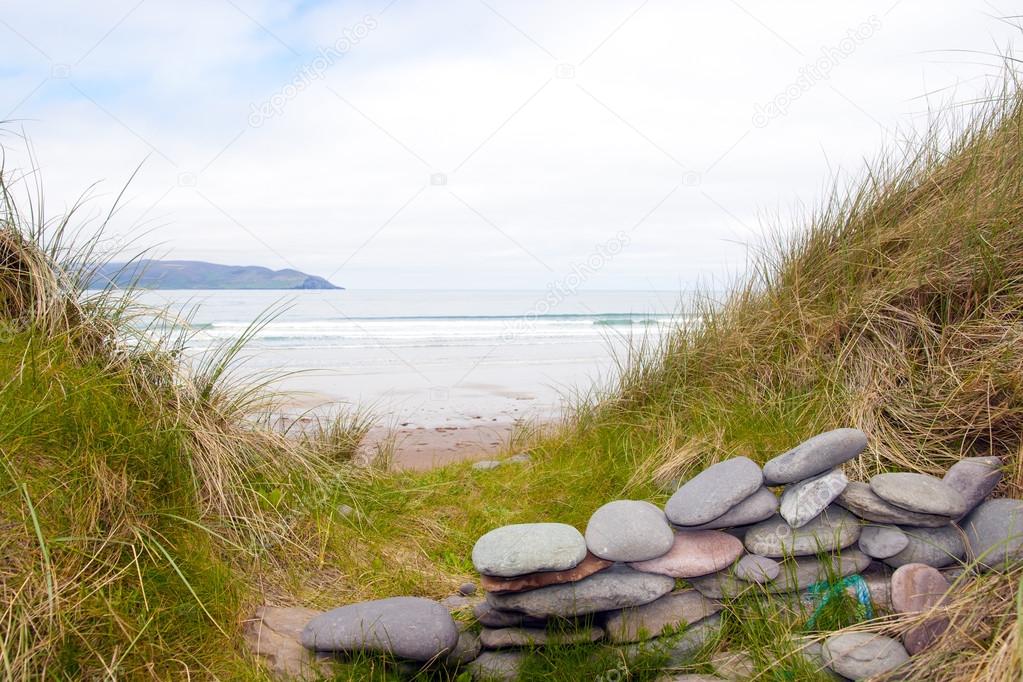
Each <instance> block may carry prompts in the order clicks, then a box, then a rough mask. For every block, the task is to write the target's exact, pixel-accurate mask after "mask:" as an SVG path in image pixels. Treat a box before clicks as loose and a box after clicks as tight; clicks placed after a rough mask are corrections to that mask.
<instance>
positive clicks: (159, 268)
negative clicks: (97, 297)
mask: <svg viewBox="0 0 1023 682" xmlns="http://www.w3.org/2000/svg"><path fill="white" fill-rule="evenodd" d="M110 284H113V285H114V286H118V287H127V286H132V285H134V286H136V287H139V288H142V289H343V288H344V287H339V286H335V285H334V284H331V283H330V282H328V281H327V280H326V279H324V278H322V277H318V276H316V275H307V274H306V273H304V272H299V271H298V270H291V269H284V270H271V269H270V268H264V267H260V266H258V265H221V264H218V263H205V262H203V261H194V260H151V259H150V260H139V261H133V262H131V263H107V264H105V265H103V266H102V267H100V268H99V269H98V270H97V272H96V273H95V275H94V276H93V278H92V280H91V281H90V283H89V288H90V289H102V288H104V287H106V286H108V285H110Z"/></svg>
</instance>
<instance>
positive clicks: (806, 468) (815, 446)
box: [764, 429, 867, 485]
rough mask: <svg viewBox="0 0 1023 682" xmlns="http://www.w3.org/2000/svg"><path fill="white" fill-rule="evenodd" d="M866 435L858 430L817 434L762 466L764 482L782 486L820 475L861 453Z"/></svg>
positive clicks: (841, 430)
mask: <svg viewBox="0 0 1023 682" xmlns="http://www.w3.org/2000/svg"><path fill="white" fill-rule="evenodd" d="M866 447H867V436H866V434H865V433H863V432H862V431H860V430H859V429H835V430H833V431H827V432H825V433H821V434H818V435H816V436H814V437H813V438H811V439H809V440H807V441H804V442H802V443H800V444H799V445H797V446H796V447H794V448H792V449H791V450H789V451H788V452H785V453H782V454H780V455H778V456H777V457H775V458H774V459H771V460H770V461H768V462H767V464H765V465H764V480H765V481H766V482H767V485H784V484H786V483H795V482H796V481H802V480H804V479H807V478H810V477H812V476H816V475H817V474H822V473H824V472H825V471H828V470H829V469H834V468H835V467H837V466H839V465H840V464H842V463H843V462H848V461H849V460H850V459H852V458H853V457H856V456H857V455H858V454H860V453H861V452H863V449H864V448H866Z"/></svg>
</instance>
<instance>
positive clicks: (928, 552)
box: [884, 526, 966, 568]
mask: <svg viewBox="0 0 1023 682" xmlns="http://www.w3.org/2000/svg"><path fill="white" fill-rule="evenodd" d="M900 528H901V530H902V532H903V533H905V534H906V537H907V538H908V539H909V543H908V544H907V545H906V548H905V549H904V550H902V551H901V552H899V553H898V554H895V555H893V556H890V557H888V558H887V559H885V560H884V562H885V563H886V564H888V565H889V566H894V567H895V568H898V567H899V566H905V565H906V564H927V565H928V566H933V567H935V568H941V567H943V566H949V565H951V564H954V563H958V562H960V561H962V560H963V559H965V558H966V544H965V542H964V541H963V532H962V531H961V530H959V528H957V527H956V526H943V527H941V528H911V527H909V526H900Z"/></svg>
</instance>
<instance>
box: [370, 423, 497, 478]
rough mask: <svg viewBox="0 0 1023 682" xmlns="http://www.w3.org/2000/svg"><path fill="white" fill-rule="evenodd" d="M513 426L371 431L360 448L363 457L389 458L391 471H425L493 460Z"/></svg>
mask: <svg viewBox="0 0 1023 682" xmlns="http://www.w3.org/2000/svg"><path fill="white" fill-rule="evenodd" d="M514 428H515V425H514V423H513V422H509V421H499V422H486V423H481V424H478V425H466V426H411V425H410V426H399V427H397V428H395V429H393V430H391V429H387V428H384V427H374V428H373V429H372V430H371V431H370V433H369V435H368V436H367V437H366V441H365V442H364V444H363V447H362V452H363V456H364V457H367V458H371V457H373V456H374V455H375V454H376V452H382V453H383V454H384V455H385V456H387V455H388V454H389V457H388V461H389V463H390V466H391V467H392V468H394V469H412V470H416V471H425V470H427V469H432V468H434V467H438V466H444V465H445V464H451V463H452V462H461V461H466V460H478V459H486V458H488V457H493V456H495V455H498V454H500V453H502V452H504V451H506V450H507V448H508V447H509V443H510V440H511V437H512V433H513V431H514Z"/></svg>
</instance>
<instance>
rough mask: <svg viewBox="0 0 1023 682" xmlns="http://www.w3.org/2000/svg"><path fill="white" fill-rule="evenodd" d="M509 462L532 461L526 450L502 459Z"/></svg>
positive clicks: (521, 462)
mask: <svg viewBox="0 0 1023 682" xmlns="http://www.w3.org/2000/svg"><path fill="white" fill-rule="evenodd" d="M504 461H505V462H508V463H509V464H529V463H530V462H532V461H533V458H532V457H530V455H529V453H528V452H520V453H518V454H517V455H512V456H511V457H509V458H508V459H506V460H504Z"/></svg>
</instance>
